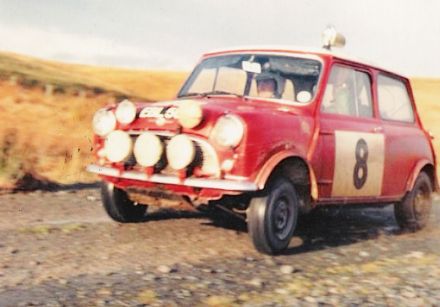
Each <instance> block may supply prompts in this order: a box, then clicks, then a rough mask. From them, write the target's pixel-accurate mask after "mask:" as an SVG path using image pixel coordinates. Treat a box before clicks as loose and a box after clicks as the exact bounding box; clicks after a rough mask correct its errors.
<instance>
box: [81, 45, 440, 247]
mask: <svg viewBox="0 0 440 307" xmlns="http://www.w3.org/2000/svg"><path fill="white" fill-rule="evenodd" d="M334 42H335V40H334V39H333V40H330V43H328V45H327V47H331V45H332V44H333V43H334ZM329 49H330V48H328V49H327V50H326V49H319V50H314V51H313V50H305V49H298V50H297V49H289V48H239V49H230V50H224V51H218V52H212V53H207V54H205V55H204V56H203V57H202V59H201V60H200V62H199V64H198V65H197V66H196V67H195V69H194V71H193V72H192V73H191V75H190V76H189V78H188V79H187V80H186V82H185V83H184V85H183V87H182V89H181V90H180V92H179V93H178V95H177V97H176V99H175V100H173V101H165V102H158V103H153V104H150V103H142V102H138V103H132V102H130V101H128V100H124V101H122V102H121V103H119V104H118V105H113V106H108V107H106V108H104V109H101V110H99V111H98V112H97V113H96V114H95V117H94V119H93V128H94V132H95V154H96V163H95V164H92V165H89V166H88V171H90V172H93V173H96V174H98V175H100V177H101V178H102V180H103V185H102V199H103V204H104V208H105V209H106V211H107V213H108V214H109V216H110V217H111V218H113V219H114V220H116V221H118V222H133V221H138V220H141V219H142V218H144V216H145V214H146V211H147V207H148V205H156V206H174V205H175V206H179V205H182V204H187V205H188V204H189V205H190V206H192V207H194V208H201V207H202V205H203V206H205V207H206V206H207V207H220V208H222V209H223V210H226V211H228V212H231V213H233V214H235V215H238V216H242V217H243V218H245V219H246V221H247V224H248V230H249V234H250V236H251V238H252V240H253V243H254V245H255V247H256V249H257V250H259V251H260V252H263V253H268V254H275V253H279V252H281V251H282V250H284V249H285V248H287V246H288V244H289V241H290V239H291V237H292V235H293V232H294V230H295V227H296V224H297V219H298V216H300V215H301V214H302V213H307V212H309V211H310V210H312V209H313V208H315V207H317V206H330V205H341V204H368V205H384V204H394V208H395V217H396V221H397V223H398V224H399V225H400V226H401V227H402V228H407V229H411V230H418V229H420V228H423V227H424V226H425V225H426V223H427V221H428V217H429V213H430V210H431V206H432V196H431V194H432V192H433V191H435V190H438V184H437V178H436V160H435V154H434V150H433V146H432V143H431V137H430V135H429V134H428V133H427V131H426V130H425V129H424V128H423V126H422V123H421V121H420V118H419V116H418V114H417V110H416V105H415V103H414V96H413V93H412V90H411V86H410V82H409V80H408V79H407V78H405V77H403V76H401V75H399V74H396V73H394V72H391V71H389V70H385V69H382V68H379V67H378V66H375V65H370V64H367V63H365V62H362V61H359V60H355V59H352V58H349V57H346V56H342V55H340V54H338V53H335V52H333V51H331V50H329Z"/></svg>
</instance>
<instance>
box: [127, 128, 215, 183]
mask: <svg viewBox="0 0 440 307" xmlns="http://www.w3.org/2000/svg"><path fill="white" fill-rule="evenodd" d="M150 132H151V131H150ZM141 133H142V132H138V131H130V137H131V138H132V140H133V144H134V143H135V142H136V139H137V137H138V135H140V134H141ZM155 134H156V135H157V136H158V137H159V138H160V139H161V141H162V144H163V145H164V148H166V147H167V145H168V142H169V140H170V139H171V138H172V137H173V136H174V134H172V133H167V132H155ZM187 136H188V137H189V138H190V139H191V140H192V142H193V144H194V146H195V148H196V157H195V159H194V161H193V162H192V163H191V164H190V165H189V166H188V168H187V171H188V172H189V174H188V175H191V173H192V170H193V169H194V168H195V167H199V168H200V170H201V175H204V176H209V177H213V178H219V177H220V165H219V161H218V157H217V153H216V151H215V149H214V148H213V147H212V146H211V144H209V143H208V142H207V141H206V140H204V139H201V138H198V137H193V136H191V135H187ZM124 163H125V165H128V166H129V167H131V168H137V167H138V165H137V163H136V159H135V157H134V155H133V154H132V155H131V156H130V157H128V158H127V159H126V161H124ZM155 172H156V173H160V174H164V175H177V171H176V170H174V169H172V168H171V167H170V166H169V165H168V163H167V161H166V154H165V150H164V154H163V156H162V158H161V160H160V161H159V162H158V163H157V164H156V165H155Z"/></svg>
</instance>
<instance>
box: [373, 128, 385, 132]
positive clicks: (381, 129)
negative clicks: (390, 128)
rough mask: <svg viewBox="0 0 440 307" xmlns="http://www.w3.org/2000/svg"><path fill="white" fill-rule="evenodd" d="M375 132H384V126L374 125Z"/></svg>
mask: <svg viewBox="0 0 440 307" xmlns="http://www.w3.org/2000/svg"><path fill="white" fill-rule="evenodd" d="M373 132H374V133H379V132H383V127H381V126H379V127H374V128H373Z"/></svg>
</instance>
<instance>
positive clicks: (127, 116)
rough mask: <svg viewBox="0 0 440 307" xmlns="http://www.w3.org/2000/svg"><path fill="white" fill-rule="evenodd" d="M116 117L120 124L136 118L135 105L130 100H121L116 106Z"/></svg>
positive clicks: (128, 122)
mask: <svg viewBox="0 0 440 307" xmlns="http://www.w3.org/2000/svg"><path fill="white" fill-rule="evenodd" d="M115 115H116V119H117V120H118V122H120V123H121V124H125V125H127V124H130V123H131V122H133V121H134V119H135V118H136V106H135V105H134V103H133V102H131V101H130V100H127V99H125V100H123V101H121V102H120V103H119V105H118V107H117V108H116V112H115Z"/></svg>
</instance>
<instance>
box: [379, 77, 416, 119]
mask: <svg viewBox="0 0 440 307" xmlns="http://www.w3.org/2000/svg"><path fill="white" fill-rule="evenodd" d="M377 81H378V96H379V113H380V116H381V117H382V118H383V119H387V120H395V121H401V122H409V123H412V122H414V112H413V109H412V105H411V100H410V98H409V94H408V90H407V87H406V86H405V83H404V82H402V81H401V80H399V79H395V78H391V77H387V76H383V75H379V78H378V79H377Z"/></svg>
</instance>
